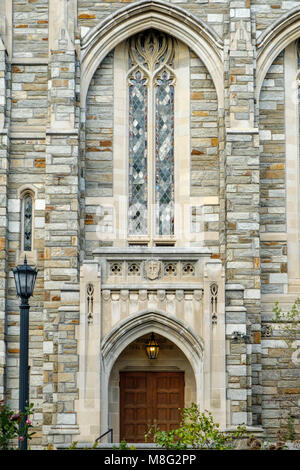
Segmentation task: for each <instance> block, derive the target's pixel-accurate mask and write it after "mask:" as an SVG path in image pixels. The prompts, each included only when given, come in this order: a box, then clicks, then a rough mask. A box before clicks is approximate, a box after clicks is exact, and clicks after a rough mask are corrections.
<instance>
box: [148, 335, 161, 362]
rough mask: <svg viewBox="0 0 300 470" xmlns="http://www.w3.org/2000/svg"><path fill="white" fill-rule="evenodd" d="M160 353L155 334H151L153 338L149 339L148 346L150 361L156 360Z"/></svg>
mask: <svg viewBox="0 0 300 470" xmlns="http://www.w3.org/2000/svg"><path fill="white" fill-rule="evenodd" d="M158 352H159V345H158V342H157V341H156V339H155V338H154V334H153V333H152V334H151V338H150V339H149V341H148V343H147V346H146V353H147V356H148V358H149V359H156V358H157V356H158Z"/></svg>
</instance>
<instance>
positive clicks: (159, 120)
mask: <svg viewBox="0 0 300 470" xmlns="http://www.w3.org/2000/svg"><path fill="white" fill-rule="evenodd" d="M171 83H172V79H170V78H169V75H168V73H167V72H164V73H163V74H162V76H161V77H160V78H159V79H158V80H157V87H156V109H155V120H156V129H155V137H156V139H155V140H156V168H155V189H156V207H157V209H156V226H157V230H158V235H171V234H173V233H174V87H173V85H172V84H171Z"/></svg>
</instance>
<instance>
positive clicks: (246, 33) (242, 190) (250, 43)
mask: <svg viewBox="0 0 300 470" xmlns="http://www.w3.org/2000/svg"><path fill="white" fill-rule="evenodd" d="M254 44H255V31H254V23H253V22H252V21H251V10H250V1H249V0H241V1H239V2H235V1H231V2H230V38H228V39H227V40H226V49H227V51H228V61H226V76H227V78H228V82H227V90H226V91H227V99H226V125H227V139H226V162H225V184H226V211H227V223H226V282H227V283H238V284H241V285H242V286H243V287H244V289H245V290H244V302H245V307H246V309H247V315H246V319H245V322H246V325H247V334H249V335H250V339H249V341H250V345H251V346H250V345H248V347H247V354H246V356H247V357H246V362H247V364H251V367H249V368H248V369H247V379H246V380H247V382H249V381H250V383H251V385H252V390H253V394H252V402H251V399H250V397H248V402H247V410H238V407H237V408H236V407H235V412H237V413H242V414H240V416H241V418H243V417H245V416H246V415H245V414H244V413H247V421H248V422H247V423H245V424H248V425H250V424H258V423H259V422H260V418H259V415H260V410H259V405H260V397H259V393H260V390H259V384H260V373H261V372H260V371H261V364H260V355H261V354H260V328H261V326H260V323H261V317H260V241H259V240H260V239H259V199H260V198H259V138H258V128H257V127H255V110H254V98H255V94H254V85H255V83H254V76H255V69H254V67H255V53H256V51H255V48H254ZM240 357H243V355H242V354H241V355H240ZM241 365H242V364H241ZM251 380H252V382H251ZM228 398H229V397H228ZM232 403H233V402H232ZM253 406H255V407H256V408H255V411H256V417H254V421H253V423H252V422H251V411H253ZM237 416H238V415H237ZM235 421H236V422H235V424H238V419H237V418H236V420H235ZM242 421H244V420H243V419H242Z"/></svg>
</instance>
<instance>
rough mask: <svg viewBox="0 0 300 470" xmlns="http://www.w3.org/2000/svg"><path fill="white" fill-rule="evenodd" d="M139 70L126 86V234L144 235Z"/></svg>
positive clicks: (143, 99)
mask: <svg viewBox="0 0 300 470" xmlns="http://www.w3.org/2000/svg"><path fill="white" fill-rule="evenodd" d="M145 81H146V80H145V79H143V78H142V74H141V73H140V72H136V73H135V75H134V77H133V78H131V80H130V87H129V233H130V234H135V235H145V234H147V191H148V189H147V87H146V86H145Z"/></svg>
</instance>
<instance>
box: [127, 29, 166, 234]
mask: <svg viewBox="0 0 300 470" xmlns="http://www.w3.org/2000/svg"><path fill="white" fill-rule="evenodd" d="M173 58H174V41H173V39H172V38H171V37H170V36H167V35H166V34H164V33H162V32H158V31H155V30H148V31H146V32H143V33H141V34H138V35H136V36H133V37H132V38H131V39H130V40H129V66H130V69H129V72H128V88H129V217H128V219H129V220H128V233H129V235H150V236H152V237H153V236H160V235H173V234H174V85H175V75H174V71H173Z"/></svg>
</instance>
